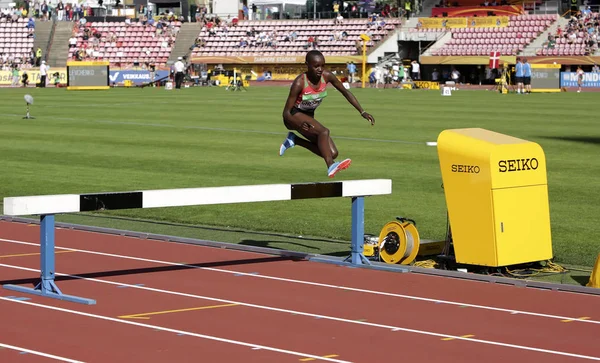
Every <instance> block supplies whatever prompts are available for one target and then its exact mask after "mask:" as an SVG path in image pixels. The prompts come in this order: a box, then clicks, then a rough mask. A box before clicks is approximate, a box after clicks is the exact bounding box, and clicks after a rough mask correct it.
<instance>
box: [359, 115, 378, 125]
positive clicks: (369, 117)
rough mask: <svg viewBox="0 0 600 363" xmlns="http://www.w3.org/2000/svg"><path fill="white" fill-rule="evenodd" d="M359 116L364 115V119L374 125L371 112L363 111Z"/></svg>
mask: <svg viewBox="0 0 600 363" xmlns="http://www.w3.org/2000/svg"><path fill="white" fill-rule="evenodd" d="M361 116H362V117H364V118H365V119H367V121H369V122H370V123H371V126H372V125H375V118H374V117H373V116H372V115H371V114H369V113H367V112H365V113H363V114H362V115H361Z"/></svg>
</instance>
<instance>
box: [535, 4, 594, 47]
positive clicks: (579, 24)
mask: <svg viewBox="0 0 600 363" xmlns="http://www.w3.org/2000/svg"><path fill="white" fill-rule="evenodd" d="M586 10H589V7H588V9H586ZM597 22H598V13H592V12H591V11H584V12H580V13H578V14H576V15H574V16H572V17H571V18H570V19H569V22H568V23H567V25H566V27H565V28H564V29H563V28H561V27H559V28H558V29H557V30H556V32H555V33H554V34H548V39H547V40H546V41H545V42H544V46H543V48H540V49H537V50H536V55H540V56H541V55H543V56H548V55H553V56H569V55H577V56H581V55H593V54H594V53H595V52H596V51H597V50H598V36H599V35H600V34H599V32H598V27H597V25H596V24H597Z"/></svg>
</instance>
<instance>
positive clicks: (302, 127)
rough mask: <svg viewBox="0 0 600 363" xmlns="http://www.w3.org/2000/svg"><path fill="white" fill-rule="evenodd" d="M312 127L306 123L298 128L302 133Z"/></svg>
mask: <svg viewBox="0 0 600 363" xmlns="http://www.w3.org/2000/svg"><path fill="white" fill-rule="evenodd" d="M313 127H314V126H313V125H311V124H310V123H308V122H303V123H302V125H300V128H301V129H302V130H304V131H308V130H310V129H312V128H313Z"/></svg>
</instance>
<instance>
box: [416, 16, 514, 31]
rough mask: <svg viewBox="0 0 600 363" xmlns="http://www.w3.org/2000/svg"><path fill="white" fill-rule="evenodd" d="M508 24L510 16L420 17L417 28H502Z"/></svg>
mask: <svg viewBox="0 0 600 363" xmlns="http://www.w3.org/2000/svg"><path fill="white" fill-rule="evenodd" d="M505 26H508V16H485V17H469V18H419V22H418V23H417V29H443V28H448V29H453V28H467V27H468V28H501V27H505Z"/></svg>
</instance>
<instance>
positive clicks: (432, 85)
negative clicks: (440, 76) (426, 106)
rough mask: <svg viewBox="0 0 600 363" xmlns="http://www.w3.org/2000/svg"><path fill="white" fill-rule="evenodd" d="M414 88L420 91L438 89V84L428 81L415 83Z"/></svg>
mask: <svg viewBox="0 0 600 363" xmlns="http://www.w3.org/2000/svg"><path fill="white" fill-rule="evenodd" d="M414 83H415V86H417V88H421V89H440V84H439V83H438V82H430V81H415V82H414Z"/></svg>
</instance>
